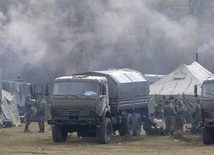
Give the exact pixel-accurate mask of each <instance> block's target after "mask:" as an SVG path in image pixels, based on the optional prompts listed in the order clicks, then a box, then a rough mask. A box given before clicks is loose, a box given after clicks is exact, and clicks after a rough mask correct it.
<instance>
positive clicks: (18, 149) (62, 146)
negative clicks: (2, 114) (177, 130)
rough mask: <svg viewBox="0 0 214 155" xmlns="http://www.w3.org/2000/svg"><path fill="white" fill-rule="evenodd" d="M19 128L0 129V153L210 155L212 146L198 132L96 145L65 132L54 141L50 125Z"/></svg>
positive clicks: (114, 139) (126, 138)
mask: <svg viewBox="0 0 214 155" xmlns="http://www.w3.org/2000/svg"><path fill="white" fill-rule="evenodd" d="M23 130H24V124H23V125H22V126H19V127H13V128H2V129H0V154H1V155H13V154H15V155H19V154H20V155H61V154H62V155H77V154H80V155H130V154H134V155H211V154H214V147H213V145H204V144H203V143H202V137H201V135H187V134H186V135H184V138H183V139H182V140H179V141H175V140H174V138H173V137H171V136H146V135H145V134H144V132H143V131H142V134H141V136H140V137H139V138H136V137H129V136H119V135H118V134H116V135H114V136H113V137H112V140H111V143H110V144H106V145H101V144H97V142H96V139H95V138H81V139H80V138H78V137H77V136H76V133H72V134H69V136H68V139H67V141H66V142H63V143H54V142H53V140H52V136H51V130H50V126H48V125H46V132H45V133H37V131H38V125H37V123H32V124H31V125H30V130H31V132H30V133H24V132H23Z"/></svg>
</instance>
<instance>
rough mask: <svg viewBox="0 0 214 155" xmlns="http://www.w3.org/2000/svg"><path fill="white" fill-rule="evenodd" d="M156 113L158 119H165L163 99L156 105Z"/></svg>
mask: <svg viewBox="0 0 214 155" xmlns="http://www.w3.org/2000/svg"><path fill="white" fill-rule="evenodd" d="M154 115H155V118H157V119H163V101H162V100H160V101H159V102H158V104H156V105H155V107H154Z"/></svg>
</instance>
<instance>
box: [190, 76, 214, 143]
mask: <svg viewBox="0 0 214 155" xmlns="http://www.w3.org/2000/svg"><path fill="white" fill-rule="evenodd" d="M201 88H202V89H201V97H200V109H201V117H202V123H201V128H202V137H203V143H204V144H213V143H214V77H210V78H208V79H207V80H205V81H203V83H202V86H201ZM194 92H195V96H196V97H198V93H197V86H195V88H194Z"/></svg>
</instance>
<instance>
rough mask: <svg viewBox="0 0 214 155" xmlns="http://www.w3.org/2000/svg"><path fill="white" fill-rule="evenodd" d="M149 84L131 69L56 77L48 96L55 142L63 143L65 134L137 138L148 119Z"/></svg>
mask: <svg viewBox="0 0 214 155" xmlns="http://www.w3.org/2000/svg"><path fill="white" fill-rule="evenodd" d="M148 94H149V83H148V81H147V80H146V79H145V78H144V76H143V75H142V74H141V73H140V72H138V71H135V70H132V69H112V70H104V71H91V72H86V73H80V74H75V75H73V76H64V77H59V78H56V79H55V81H54V85H53V93H52V95H51V100H52V101H51V102H52V103H51V115H52V118H51V119H50V120H48V124H50V125H52V138H53V141H54V142H63V141H66V139H67V135H68V132H77V135H78V136H79V137H96V139H97V142H98V143H100V144H107V143H109V142H110V140H111V137H112V133H114V132H115V131H116V130H118V131H119V134H120V136H123V135H131V136H140V133H141V122H143V121H145V120H147V119H148Z"/></svg>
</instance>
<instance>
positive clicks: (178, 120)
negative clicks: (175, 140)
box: [175, 101, 186, 133]
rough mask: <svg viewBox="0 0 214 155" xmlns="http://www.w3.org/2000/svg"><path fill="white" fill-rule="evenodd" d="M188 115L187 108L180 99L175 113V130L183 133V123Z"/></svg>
mask: <svg viewBox="0 0 214 155" xmlns="http://www.w3.org/2000/svg"><path fill="white" fill-rule="evenodd" d="M185 117H186V109H185V108H184V106H183V104H182V103H181V101H178V105H177V108H176V115H175V130H176V132H179V133H183V125H184V122H185Z"/></svg>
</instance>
